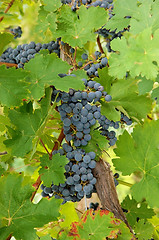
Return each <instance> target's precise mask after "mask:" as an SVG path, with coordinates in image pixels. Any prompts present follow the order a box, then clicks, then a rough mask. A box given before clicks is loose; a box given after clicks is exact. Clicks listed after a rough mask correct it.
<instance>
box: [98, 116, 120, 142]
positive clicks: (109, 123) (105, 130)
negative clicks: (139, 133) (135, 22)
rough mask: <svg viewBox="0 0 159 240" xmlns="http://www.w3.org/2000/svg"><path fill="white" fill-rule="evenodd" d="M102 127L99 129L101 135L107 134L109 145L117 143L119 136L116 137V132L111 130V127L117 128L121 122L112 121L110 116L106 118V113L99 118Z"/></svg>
mask: <svg viewBox="0 0 159 240" xmlns="http://www.w3.org/2000/svg"><path fill="white" fill-rule="evenodd" d="M98 122H99V124H100V127H99V131H100V132H101V135H103V136H106V138H107V139H108V140H109V145H110V146H113V145H115V143H116V141H117V138H116V132H114V131H112V130H111V131H109V130H108V129H109V127H113V128H115V129H118V128H119V122H118V121H117V122H114V121H110V120H109V119H108V118H106V117H105V116H104V115H101V117H100V119H99V120H98Z"/></svg>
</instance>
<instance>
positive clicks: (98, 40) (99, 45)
mask: <svg viewBox="0 0 159 240" xmlns="http://www.w3.org/2000/svg"><path fill="white" fill-rule="evenodd" d="M97 44H98V47H99V50H100V52H101V53H104V50H103V48H102V45H101V42H100V37H99V35H98V37H97Z"/></svg>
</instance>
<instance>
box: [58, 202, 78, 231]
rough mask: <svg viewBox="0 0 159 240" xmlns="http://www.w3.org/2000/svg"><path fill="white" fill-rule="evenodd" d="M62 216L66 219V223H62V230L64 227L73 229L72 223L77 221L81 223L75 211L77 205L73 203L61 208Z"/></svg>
mask: <svg viewBox="0 0 159 240" xmlns="http://www.w3.org/2000/svg"><path fill="white" fill-rule="evenodd" d="M60 214H61V216H62V218H64V221H63V222H61V223H60V226H61V227H62V228H64V227H68V226H69V228H70V227H71V226H70V225H71V223H72V222H75V221H79V217H78V215H77V212H76V209H75V203H73V202H66V203H65V204H63V205H62V206H61V210H60Z"/></svg>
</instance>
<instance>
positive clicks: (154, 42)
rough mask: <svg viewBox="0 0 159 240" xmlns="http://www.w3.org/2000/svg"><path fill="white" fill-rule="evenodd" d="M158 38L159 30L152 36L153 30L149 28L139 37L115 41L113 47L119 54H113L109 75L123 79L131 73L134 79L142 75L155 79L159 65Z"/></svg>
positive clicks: (110, 60)
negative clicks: (126, 74)
mask: <svg viewBox="0 0 159 240" xmlns="http://www.w3.org/2000/svg"><path fill="white" fill-rule="evenodd" d="M158 38H159V29H158V30H156V31H155V33H154V34H153V35H152V31H151V28H147V29H145V30H144V31H143V32H141V33H140V34H138V35H137V36H130V35H129V38H128V39H125V38H122V39H115V40H114V41H113V42H112V45H111V46H112V49H113V50H117V51H119V53H118V54H117V53H112V55H111V57H110V59H109V64H110V68H109V74H110V75H111V76H114V77H117V78H123V77H124V76H125V73H126V72H128V71H129V72H130V75H131V76H132V77H136V76H139V75H140V74H141V76H142V77H144V76H145V77H146V78H147V79H152V80H153V79H155V78H156V77H157V75H158V65H159V59H158V55H159V49H158ZM125 63H126V64H125Z"/></svg>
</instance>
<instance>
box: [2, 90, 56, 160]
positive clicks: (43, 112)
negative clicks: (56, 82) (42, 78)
mask: <svg viewBox="0 0 159 240" xmlns="http://www.w3.org/2000/svg"><path fill="white" fill-rule="evenodd" d="M48 92H49V93H48V94H47V95H46V97H45V98H44V99H42V100H41V108H39V109H36V110H35V111H33V106H32V103H31V102H29V103H28V104H26V103H24V104H23V106H22V107H21V108H20V109H11V110H9V115H8V117H9V118H10V121H11V123H12V124H13V125H14V126H15V129H14V128H11V127H9V126H8V130H9V132H10V135H11V137H12V138H11V139H8V140H6V141H5V142H4V143H5V145H6V146H7V147H8V148H11V152H12V154H13V156H17V157H24V156H25V154H27V153H28V152H30V151H31V150H32V149H33V143H32V141H33V139H34V138H36V141H38V136H40V134H41V131H42V129H43V127H44V125H45V121H46V119H47V116H48V111H49V108H50V94H51V89H48Z"/></svg>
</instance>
